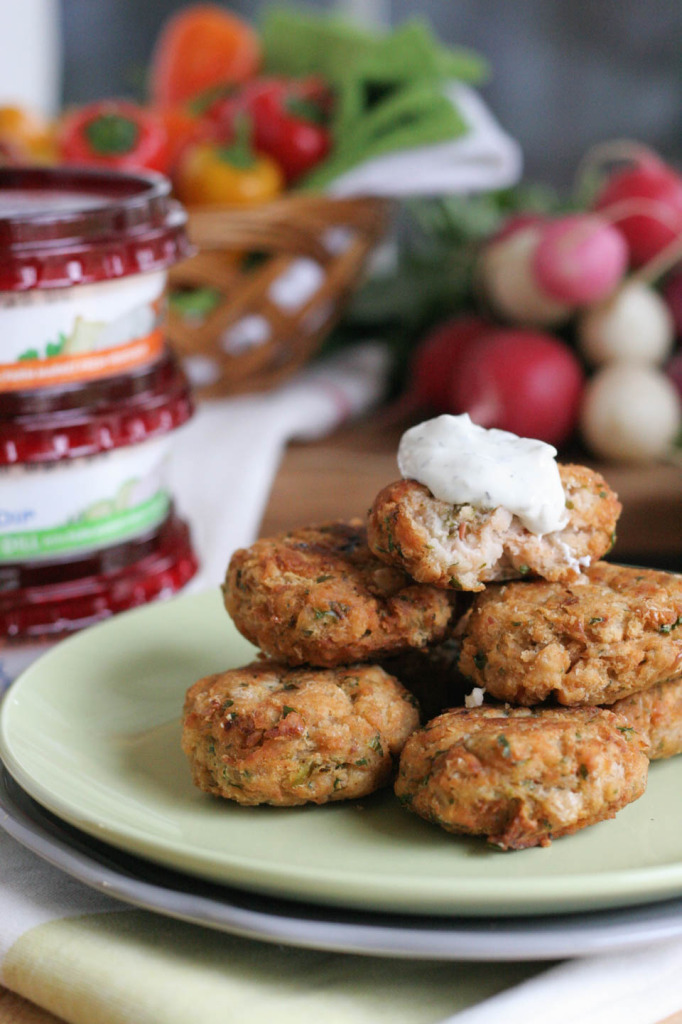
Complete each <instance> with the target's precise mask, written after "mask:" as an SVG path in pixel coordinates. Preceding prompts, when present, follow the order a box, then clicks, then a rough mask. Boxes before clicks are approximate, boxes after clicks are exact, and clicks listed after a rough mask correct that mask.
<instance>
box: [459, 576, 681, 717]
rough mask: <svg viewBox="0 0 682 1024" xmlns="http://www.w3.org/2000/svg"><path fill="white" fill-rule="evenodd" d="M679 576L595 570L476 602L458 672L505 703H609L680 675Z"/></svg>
mask: <svg viewBox="0 0 682 1024" xmlns="http://www.w3.org/2000/svg"><path fill="white" fill-rule="evenodd" d="M681 624H682V576H677V575H674V574H673V573H667V572H659V571H656V570H653V569H636V568H630V567H626V566H619V565H612V564H609V563H608V562H597V564H596V565H593V566H591V567H590V568H589V569H587V570H586V571H585V573H584V574H583V576H582V577H581V578H580V579H579V580H577V581H576V582H574V583H547V582H545V581H543V580H532V581H529V582H526V583H508V584H506V585H498V586H492V587H489V588H488V589H487V590H486V591H485V592H484V593H483V594H477V595H476V597H475V598H474V601H473V604H472V606H471V608H470V610H469V611H468V612H467V614H466V616H465V617H464V619H463V620H462V622H461V623H460V624H459V627H458V630H459V631H460V632H461V637H462V653H461V655H460V660H459V668H460V671H461V672H463V673H464V674H465V675H467V676H470V677H471V679H473V680H474V682H475V683H476V685H478V686H481V687H483V688H484V689H485V690H486V691H487V692H488V693H489V694H490V695H491V696H493V697H496V698H498V699H499V700H507V701H510V702H511V703H512V704H524V705H532V704H540V703H542V702H543V701H548V700H557V701H558V702H559V703H560V704H566V705H580V704H613V703H614V702H615V701H618V700H621V699H622V698H624V697H628V696H629V695H630V694H633V693H637V692H638V691H640V690H644V689H646V688H647V687H650V686H654V685H655V684H657V683H661V682H663V681H665V680H667V679H672V678H674V677H676V676H679V675H680V674H682V625H681Z"/></svg>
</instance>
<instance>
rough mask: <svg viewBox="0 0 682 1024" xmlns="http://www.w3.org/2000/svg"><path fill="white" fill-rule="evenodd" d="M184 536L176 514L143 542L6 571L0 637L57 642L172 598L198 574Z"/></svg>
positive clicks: (0, 588) (1, 577) (0, 581)
mask: <svg viewBox="0 0 682 1024" xmlns="http://www.w3.org/2000/svg"><path fill="white" fill-rule="evenodd" d="M197 567H198V566H197V559H196V556H195V554H194V551H193V549H192V544H191V540H190V535H189V530H188V528H187V526H186V524H185V523H184V522H183V521H182V520H181V519H179V518H178V517H177V516H176V515H175V514H171V515H170V516H169V517H168V519H167V520H166V521H165V522H164V523H163V524H162V525H161V526H160V527H158V528H157V529H156V530H155V531H154V533H152V534H150V535H148V536H147V537H142V538H136V539H135V540H132V541H128V542H126V543H124V544H119V545H116V546H115V547H111V548H107V549H105V550H104V551H101V552H98V553H96V554H94V555H93V554H90V555H88V556H85V557H82V558H77V559H72V560H69V561H65V562H62V563H59V562H50V563H44V564H42V565H41V564H39V563H32V564H28V563H26V564H24V565H15V566H3V567H2V570H1V574H0V638H5V639H8V640H10V641H15V642H20V643H21V642H24V643H25V642H27V641H40V640H48V639H57V638H59V637H61V636H65V635H68V634H69V633H74V632H76V631H77V630H79V629H83V628H85V627H86V626H91V625H93V624H94V623H95V622H100V621H101V620H102V619H105V618H109V617H110V616H111V615H115V614H116V613H118V612H122V611H126V610H127V609H129V608H134V607H136V606H138V605H142V604H147V603H148V602H149V601H153V600H156V599H157V598H162V597H170V596H171V595H172V594H175V593H177V591H178V590H180V589H181V588H182V587H184V586H185V584H186V583H188V582H189V580H190V579H191V578H192V576H194V574H195V573H196V571H197Z"/></svg>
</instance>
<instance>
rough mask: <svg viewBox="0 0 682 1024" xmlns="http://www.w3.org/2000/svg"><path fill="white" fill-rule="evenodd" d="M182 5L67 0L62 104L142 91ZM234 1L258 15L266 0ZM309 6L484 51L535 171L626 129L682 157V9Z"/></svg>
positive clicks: (553, 1) (473, 1) (483, 1)
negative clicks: (420, 28)
mask: <svg viewBox="0 0 682 1024" xmlns="http://www.w3.org/2000/svg"><path fill="white" fill-rule="evenodd" d="M5 2H6V3H7V4H8V6H9V0H5ZM12 6H14V5H13V4H12ZM183 6H184V5H183V2H182V0H145V2H144V3H139V2H138V0H62V2H61V7H60V15H61V23H62V32H63V98H64V101H65V102H66V103H80V102H86V101H88V100H92V99H97V98H99V97H102V96H115V95H121V94H128V95H132V96H137V97H139V96H141V95H142V94H143V91H144V79H145V68H146V67H147V66H148V62H149V56H150V54H151V51H152V46H153V43H154V39H155V37H156V35H157V33H158V31H159V27H160V25H161V24H162V22H163V20H164V19H165V18H166V17H167V16H168V15H169V14H171V13H172V12H173V11H175V10H178V9H179V8H181V7H183ZM227 6H229V7H230V9H232V10H234V11H236V12H238V13H240V14H242V15H244V16H246V17H248V18H249V19H251V20H255V21H256V22H257V21H258V19H259V16H260V14H261V12H262V10H263V8H264V7H265V6H266V3H265V2H263V0H233V2H231V3H230V4H228V5H227ZM299 6H301V7H302V8H304V7H310V8H317V9H322V10H330V9H336V10H341V11H344V12H347V13H349V14H351V15H352V16H354V17H355V18H360V19H362V20H368V21H375V22H379V23H383V24H390V25H395V24H396V23H399V22H401V21H404V20H405V19H406V18H409V17H412V16H414V15H416V14H422V15H424V16H426V17H427V18H428V19H429V20H430V21H431V23H432V25H433V27H434V29H435V31H436V33H437V34H438V36H439V37H440V38H441V40H442V41H443V42H445V43H447V44H458V45H465V46H470V47H472V48H473V49H475V50H477V51H478V52H479V53H481V54H483V55H484V56H485V57H487V59H488V60H489V62H490V67H491V71H492V75H491V78H490V81H489V82H488V83H487V84H486V85H485V86H484V87H483V89H482V95H483V96H484V98H485V99H486V100H487V102H488V103H489V105H490V107H491V108H492V110H493V111H494V112H495V114H496V116H497V117H498V118H499V120H500V121H501V123H502V124H503V125H504V127H505V128H506V129H507V130H508V131H509V132H510V134H511V135H513V136H514V137H515V138H516V139H518V141H519V142H520V143H521V146H522V149H523V152H524V158H525V160H524V162H525V173H526V175H527V176H529V177H531V178H534V179H541V180H545V181H547V182H550V183H552V184H554V185H556V186H557V187H560V188H564V187H568V185H569V184H570V182H571V180H572V176H573V173H574V171H575V167H576V165H577V163H578V161H579V160H580V158H581V156H582V155H583V154H584V152H585V150H586V149H587V148H588V147H589V146H590V145H591V144H593V143H595V142H597V141H599V140H602V139H605V138H614V137H617V136H624V135H625V136H627V137H629V138H636V139H638V140H640V141H642V142H645V143H647V144H649V145H651V146H653V148H655V149H657V150H659V151H660V152H661V154H662V155H663V156H665V157H667V158H669V159H671V160H676V159H678V158H680V157H681V156H682V131H681V129H682V123H681V112H682V61H681V60H680V40H682V4H679V3H670V2H669V0H649V2H648V3H642V2H641V0H600V2H599V3H594V0H514V3H504V2H501V0H365V2H362V0H355V2H346V3H344V2H335V0H327V2H325V0H318V2H316V3H312V2H310V0H309V2H308V3H305V2H302V3H301V4H300V5H299Z"/></svg>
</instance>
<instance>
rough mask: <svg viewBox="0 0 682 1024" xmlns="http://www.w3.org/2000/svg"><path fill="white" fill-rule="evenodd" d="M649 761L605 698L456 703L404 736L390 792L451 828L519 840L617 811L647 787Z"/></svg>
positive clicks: (535, 841)
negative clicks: (586, 703) (586, 702)
mask: <svg viewBox="0 0 682 1024" xmlns="http://www.w3.org/2000/svg"><path fill="white" fill-rule="evenodd" d="M648 764H649V761H648V758H647V757H646V755H645V753H644V752H643V749H642V743H641V741H640V739H639V738H638V736H637V734H636V733H635V731H634V730H633V729H630V728H629V727H627V726H624V725H623V723H622V722H621V720H620V719H619V718H618V717H617V716H616V715H614V714H612V713H611V712H610V711H607V710H605V709H603V708H575V709H568V708H557V709H553V708H539V709H531V708H510V707H509V706H504V707H489V706H483V707H479V708H472V709H462V708H456V709H454V710H451V711H447V712H445V714H442V715H439V717H438V718H436V719H434V720H433V721H432V722H430V723H429V724H428V725H427V726H426V727H425V728H424V729H420V730H418V731H417V732H415V733H413V734H412V736H411V737H410V738H409V740H408V741H407V743H406V744H405V748H404V750H403V752H402V755H401V758H400V768H399V772H398V777H397V779H396V782H395V792H396V795H397V796H398V798H399V799H400V801H401V803H402V804H403V805H404V806H405V807H407V808H409V810H411V811H414V812H415V813H416V814H419V815H420V816H421V817H422V818H426V820H427V821H431V822H433V823H434V824H436V825H440V826H441V827H442V828H444V829H445V830H446V831H448V832H457V833H464V834H467V835H482V836H487V838H488V842H489V843H492V844H493V845H495V846H498V847H500V848H501V849H503V850H522V849H526V848H527V847H531V846H548V845H549V843H550V842H551V840H552V839H557V838H559V837H560V836H566V835H569V834H570V833H572V832H576V831H577V830H578V829H581V828H585V827H586V826H587V825H592V824H594V823H595V822H598V821H603V820H604V819H606V818H612V817H614V815H615V814H616V812H617V811H619V810H620V809H621V808H622V807H624V806H625V805H626V804H628V803H630V802H631V801H633V800H636V799H637V798H638V797H640V796H641V795H642V793H643V792H644V790H645V787H646V781H647V770H648Z"/></svg>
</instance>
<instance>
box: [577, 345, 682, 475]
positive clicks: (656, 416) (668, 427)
mask: <svg viewBox="0 0 682 1024" xmlns="http://www.w3.org/2000/svg"><path fill="white" fill-rule="evenodd" d="M681 426H682V403H681V402H680V398H679V395H678V392H677V389H676V388H675V385H674V384H673V383H672V382H671V381H670V380H669V379H668V377H666V376H665V374H664V373H662V372H661V371H660V370H656V369H653V368H652V367H650V366H644V365H641V364H640V365H638V364H636V363H614V364H612V365H611V366H606V367H604V368H603V369H601V370H599V371H598V372H597V373H596V374H595V376H594V377H592V379H591V380H590V381H589V382H588V384H587V387H586V389H585V392H584V397H583V404H582V408H581V412H580V429H581V432H582V435H583V438H584V440H585V443H586V444H587V446H588V447H589V449H590V450H591V451H592V452H593V454H595V455H597V456H599V457H600V458H603V459H609V460H612V461H614V462H631V463H643V462H649V461H651V460H652V459H657V458H661V457H663V456H664V455H665V454H666V452H667V451H668V450H669V449H670V447H671V446H672V444H673V442H674V440H675V438H676V437H677V435H678V433H679V431H680V427H681Z"/></svg>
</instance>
